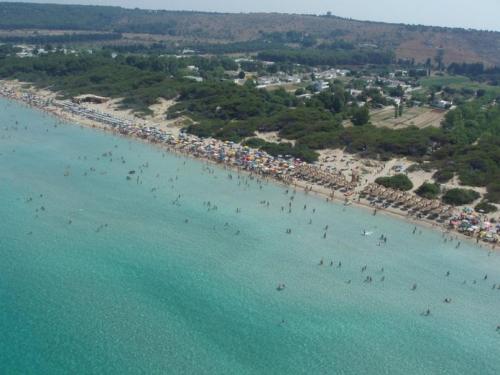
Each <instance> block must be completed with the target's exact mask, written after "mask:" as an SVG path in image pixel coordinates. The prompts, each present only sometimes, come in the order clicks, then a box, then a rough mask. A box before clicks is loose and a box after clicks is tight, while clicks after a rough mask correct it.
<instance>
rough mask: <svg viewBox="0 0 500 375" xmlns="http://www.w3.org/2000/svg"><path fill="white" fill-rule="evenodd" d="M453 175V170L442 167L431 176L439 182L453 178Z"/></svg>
mask: <svg viewBox="0 0 500 375" xmlns="http://www.w3.org/2000/svg"><path fill="white" fill-rule="evenodd" d="M453 175H454V173H453V171H450V170H448V169H443V170H440V171H437V172H436V173H434V175H433V176H432V177H433V178H434V179H435V180H436V181H437V182H439V183H445V182H448V181H450V180H451V179H452V178H453Z"/></svg>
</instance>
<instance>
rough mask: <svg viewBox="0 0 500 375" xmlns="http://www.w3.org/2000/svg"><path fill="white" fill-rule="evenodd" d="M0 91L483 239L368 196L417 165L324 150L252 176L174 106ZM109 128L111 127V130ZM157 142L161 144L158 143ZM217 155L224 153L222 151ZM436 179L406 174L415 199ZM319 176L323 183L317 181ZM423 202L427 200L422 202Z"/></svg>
mask: <svg viewBox="0 0 500 375" xmlns="http://www.w3.org/2000/svg"><path fill="white" fill-rule="evenodd" d="M0 88H1V93H2V95H3V96H4V97H7V98H9V99H14V100H18V101H21V102H24V103H26V104H28V105H30V106H33V107H36V108H38V109H40V110H43V111H44V112H46V113H49V114H51V115H54V116H57V117H58V118H60V119H63V120H65V121H69V122H74V123H77V124H80V125H83V126H87V127H91V128H97V129H101V130H104V131H111V132H114V133H119V134H125V135H128V136H134V137H136V138H139V139H146V140H148V141H151V143H153V144H154V145H156V146H159V147H162V148H164V149H166V150H168V151H171V152H176V153H180V154H183V155H186V156H190V157H195V158H201V159H203V160H206V161H209V162H213V163H216V164H224V165H225V166H226V167H232V168H235V169H237V170H238V171H245V172H250V173H252V174H254V173H255V174H260V175H261V177H263V178H272V179H273V180H275V181H276V182H278V183H281V184H285V185H288V186H294V188H297V189H300V190H303V191H305V192H306V193H308V194H310V193H313V194H316V195H318V196H320V197H322V198H323V199H325V200H326V201H330V200H337V201H341V202H343V203H344V205H346V206H349V205H351V204H355V205H357V206H360V207H363V208H365V209H369V210H371V211H372V212H373V214H374V215H375V214H377V213H386V214H390V215H393V216H395V217H399V218H402V219H404V220H408V221H411V222H412V223H415V224H419V225H425V226H426V227H429V228H433V229H436V230H439V231H441V232H443V233H447V235H449V236H452V235H453V236H460V238H463V239H468V240H472V241H474V242H476V241H477V239H476V238H474V237H475V236H476V237H477V236H478V235H479V233H477V234H476V233H473V234H471V235H464V234H462V233H460V232H459V231H456V230H452V229H453V228H451V227H450V224H449V218H451V217H458V216H459V215H460V212H461V211H462V209H463V208H462V207H454V208H453V207H449V206H444V205H443V204H442V203H441V202H440V201H438V200H426V201H425V202H420V206H421V208H422V210H424V209H425V210H427V208H429V207H431V206H432V207H433V209H434V211H435V212H437V213H441V214H443V213H446V216H444V219H443V218H441V220H438V221H436V220H431V219H429V218H427V215H422V214H421V213H420V212H419V211H418V210H410V209H405V208H403V206H399V207H394V205H392V204H387V202H385V201H384V200H380V199H378V198H379V197H378V196H371V197H370V194H366V192H367V190H370V189H371V190H373V189H372V187H373V186H374V185H375V184H374V181H375V180H376V179H377V178H378V177H381V176H389V175H394V174H395V173H396V171H397V170H399V169H402V170H406V169H408V167H409V166H410V165H412V164H413V163H412V162H411V161H409V160H407V159H392V160H390V161H387V162H381V161H377V160H371V159H362V158H360V157H358V156H357V155H352V154H348V153H346V152H344V151H343V150H322V151H320V158H319V160H318V162H317V163H315V164H314V165H307V164H306V163H299V164H297V163H296V164H293V165H292V164H291V163H287V164H285V163H282V164H283V171H281V170H280V171H278V172H277V173H274V172H273V173H269V174H267V173H266V174H263V173H262V172H263V171H264V172H267V170H268V169H271V170H272V169H273V167H274V166H278V167H279V168H281V167H282V164H281V163H280V162H274V161H273V162H274V164H270V165H269V166H266V167H264V168H260V169H259V170H252V169H250V168H248V165H246V167H247V168H244V167H243V168H242V167H240V165H237V164H235V163H234V160H233V159H231V157H232V155H229V156H228V157H227V158H225V156H226V155H225V154H226V153H228V151H229V152H231V151H232V148H234V147H233V146H232V145H230V146H227V143H224V142H221V141H218V140H214V139H199V138H197V137H194V136H189V135H184V134H182V133H181V128H182V126H183V119H177V120H167V119H166V117H165V115H164V113H165V111H166V110H167V109H168V108H169V106H171V105H172V104H173V102H172V101H167V100H160V101H159V103H158V104H156V105H154V106H152V108H151V109H152V110H153V115H152V116H146V117H144V118H142V117H138V116H136V115H135V114H134V113H132V112H131V111H129V110H124V109H122V108H120V105H119V100H117V99H113V100H108V101H106V102H104V103H85V104H79V106H80V107H74V104H70V103H69V102H68V101H63V100H60V99H58V96H57V94H56V93H54V92H51V91H49V90H43V89H38V88H34V87H33V86H30V85H29V84H27V83H23V82H18V81H0ZM75 108H83V109H84V110H85V111H86V112H85V113H84V115H82V114H80V113H79V112H78V110H75ZM89 114H90V115H89ZM94 117H96V118H94ZM103 119H104V120H103ZM114 122H117V123H120V124H125V125H124V127H125V128H126V129H128V128H127V127H130V128H133V129H140V130H139V131H138V132H134V131H133V132H129V131H128V130H127V131H123V128H120V127H116V126H115V123H114ZM110 124H111V125H112V126H110ZM144 129H146V130H144ZM158 134H161V135H158ZM165 135H166V136H168V137H171V138H169V139H170V141H169V142H167V141H166V138H164V137H165ZM155 136H156V137H155ZM158 137H160V138H159V139H158ZM275 138H276V136H275V135H269V139H268V140H269V141H277V140H276V139H275ZM193 145H195V146H196V147H194V146H193ZM237 146H239V145H237ZM240 147H241V146H240ZM207 149H208V150H210V154H207V153H206V150H207ZM212 149H214V150H220V149H222V150H223V153H224V158H220V155H216V154H215V152H212ZM217 152H219V153H220V152H221V151H217ZM250 154H251V155H257V156H260V154H259V153H258V151H256V150H251V152H250ZM252 157H253V156H252ZM266 158H270V157H269V156H268V155H264V159H266ZM301 171H303V172H302V173H303V174H304V173H305V176H302V175H301ZM310 171H311V172H310ZM259 172H260V173H259ZM433 173H434V171H429V172H426V171H423V170H417V171H411V172H408V173H407V175H408V177H409V178H410V179H411V180H412V182H413V184H414V189H413V191H412V192H411V193H410V194H411V196H414V197H417V196H416V194H414V193H413V192H414V190H415V189H416V188H418V187H419V186H420V185H421V184H422V183H424V182H426V181H432V175H433ZM318 175H319V176H320V177H321V178H320V177H318ZM458 186H459V184H458V181H457V180H454V181H452V182H451V183H449V184H447V185H446V188H452V187H458ZM461 187H463V186H461ZM385 190H387V189H385ZM475 190H478V191H480V192H481V193H484V191H483V190H484V189H477V188H476V189H475ZM385 193H386V194H385V195H386V196H387V195H388V194H389V193H388V192H387V191H386V192H385ZM391 193H392V194H393V195H394V194H395V192H391ZM419 199H420V198H419ZM407 200H409V199H407ZM420 201H423V200H422V199H420ZM434 207H435V208H434ZM438 216H439V215H438ZM485 220H487V219H485ZM450 230H452V231H450ZM490 246H491V247H492V249H494V248H495V245H494V244H491V245H490Z"/></svg>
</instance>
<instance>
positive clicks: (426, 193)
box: [416, 182, 441, 199]
mask: <svg viewBox="0 0 500 375" xmlns="http://www.w3.org/2000/svg"><path fill="white" fill-rule="evenodd" d="M440 192H441V189H440V187H439V184H433V183H430V182H424V183H423V184H422V185H420V187H419V188H418V189H417V190H416V193H417V194H418V195H419V196H421V197H422V198H427V199H435V198H437V197H438V195H439V193H440Z"/></svg>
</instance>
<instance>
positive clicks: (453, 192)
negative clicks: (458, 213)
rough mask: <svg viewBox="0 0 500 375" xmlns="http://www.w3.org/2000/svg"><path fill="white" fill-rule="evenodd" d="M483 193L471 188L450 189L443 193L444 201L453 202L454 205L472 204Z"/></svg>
mask: <svg viewBox="0 0 500 375" xmlns="http://www.w3.org/2000/svg"><path fill="white" fill-rule="evenodd" d="M480 196H481V195H480V194H479V193H478V192H477V191H474V190H471V189H460V188H455V189H450V190H448V191H446V192H445V193H444V195H443V202H445V203H446V204H451V205H453V206H462V205H464V204H470V203H472V202H474V201H475V200H476V199H478V198H479V197H480Z"/></svg>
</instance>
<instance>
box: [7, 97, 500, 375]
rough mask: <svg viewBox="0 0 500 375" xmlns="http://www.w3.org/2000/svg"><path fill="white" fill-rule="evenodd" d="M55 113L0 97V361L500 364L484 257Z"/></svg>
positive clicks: (79, 367)
mask: <svg viewBox="0 0 500 375" xmlns="http://www.w3.org/2000/svg"><path fill="white" fill-rule="evenodd" d="M16 121H17V124H16ZM56 124H58V121H56V120H55V119H54V118H52V117H48V116H45V115H43V114H42V113H41V112H38V111H35V110H31V109H28V108H25V107H23V106H21V105H19V104H16V103H13V102H8V101H5V100H1V101H0V209H1V214H2V216H1V217H2V224H1V226H0V372H1V373H6V374H17V373H22V374H67V373H71V374H79V373H81V374H90V373H96V374H103V373H107V374H114V373H120V374H136V373H148V374H160V373H161V374H163V373H171V374H454V375H455V374H498V373H500V333H498V332H496V331H495V329H496V326H497V325H499V324H500V290H496V289H495V290H493V289H492V286H493V284H495V283H496V284H498V285H500V256H499V255H498V254H490V253H488V251H487V250H486V249H479V248H477V247H474V246H473V245H472V244H468V243H465V242H462V244H461V246H460V247H459V248H456V246H457V241H448V242H444V241H443V238H442V235H441V234H440V233H439V232H436V231H431V230H428V229H425V228H418V229H417V232H416V233H415V234H412V232H413V227H414V226H413V225H412V224H409V223H406V222H404V221H400V220H396V219H394V218H392V217H388V216H384V215H377V216H372V215H371V213H370V212H368V211H365V210H363V209H360V208H356V207H348V208H345V207H343V206H342V205H339V204H327V203H325V202H324V201H322V200H320V199H319V198H316V197H313V196H307V195H305V194H303V193H300V192H297V193H296V194H295V195H293V196H294V199H293V201H290V197H291V196H292V192H289V194H285V188H282V187H279V186H276V185H274V184H271V183H269V184H268V183H263V184H262V185H259V184H258V183H257V181H256V180H250V179H249V178H248V176H246V175H241V176H240V177H238V175H237V173H235V172H229V171H225V170H223V169H220V168H214V167H213V166H210V167H209V168H207V166H206V164H204V163H203V162H199V161H193V160H189V159H186V158H182V157H178V156H175V155H171V154H167V153H164V152H162V151H161V150H160V149H158V148H155V147H152V146H150V145H147V144H144V143H141V142H138V141H133V140H131V139H129V138H123V137H118V136H114V135H110V134H106V133H103V132H100V131H93V130H90V129H84V128H80V127H78V126H70V125H61V124H60V123H59V125H57V127H54V126H55V125H56ZM109 152H111V154H109ZM104 154H105V155H104ZM132 170H133V171H135V174H129V172H130V171H132ZM229 173H231V174H232V177H233V178H232V179H230V178H229V177H228V174H229ZM127 176H130V177H131V178H130V180H127V179H126V177H127ZM137 178H138V179H137ZM260 186H261V188H260ZM179 195H180V198H179ZM208 201H210V207H209V206H208V205H207V202H208ZM262 201H269V203H270V204H269V207H267V205H266V204H262V203H261V202H262ZM289 202H292V212H291V213H289V212H288V205H289ZM304 205H306V208H305V209H304ZM214 206H217V209H214ZM282 206H284V207H285V208H284V210H283V211H282V209H281V207H282ZM237 208H238V209H240V210H239V211H241V212H237ZM314 209H315V212H313V210H314ZM311 219H312V224H309V221H310V220H311ZM226 223H227V225H226ZM326 225H328V226H329V228H328V230H327V231H326V233H327V236H326V238H323V234H324V233H325V230H324V227H325V226H326ZM288 228H291V229H292V233H291V234H287V233H286V231H287V229H288ZM363 230H367V231H371V232H373V235H372V236H362V235H361V233H362V231H363ZM382 234H384V235H386V236H387V237H388V241H387V244H384V243H382V244H380V246H379V237H380V235H382ZM322 258H323V259H324V263H325V264H324V265H323V266H320V265H319V262H320V260H321V259H322ZM332 260H333V262H334V266H333V267H331V266H330V262H331V261H332ZM338 262H342V266H341V267H340V268H339V267H338ZM364 265H366V266H367V269H366V271H365V272H361V268H362V267H363V266H364ZM382 268H383V272H382ZM447 271H449V272H450V276H448V277H447V276H446V272H447ZM486 274H487V275H488V278H487V280H483V278H484V276H485V275H486ZM367 276H371V277H372V279H373V282H371V283H365V282H363V281H364V280H365V278H366V277H367ZM382 277H384V278H385V279H384V281H381V279H382ZM349 280H350V283H349ZM464 281H465V284H464ZM474 281H475V282H474ZM279 283H285V284H286V288H285V290H283V291H281V292H279V291H277V290H276V287H277V285H278V284H279ZM414 283H416V284H417V289H416V290H415V291H411V290H410V289H411V287H412V285H413V284H414ZM444 298H451V299H452V303H451V304H444V303H443V299H444ZM428 308H429V309H430V310H431V315H430V316H428V317H423V316H421V312H422V311H424V310H426V309H428Z"/></svg>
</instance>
